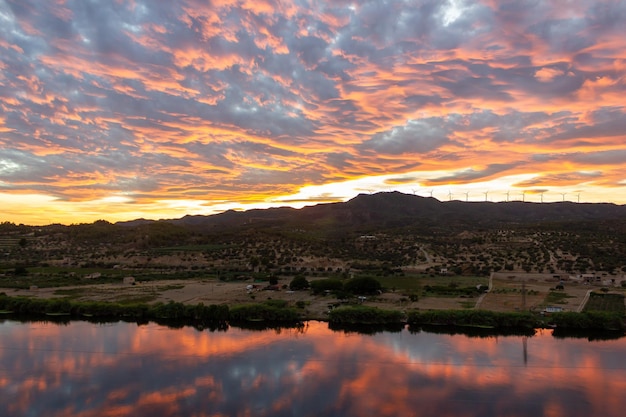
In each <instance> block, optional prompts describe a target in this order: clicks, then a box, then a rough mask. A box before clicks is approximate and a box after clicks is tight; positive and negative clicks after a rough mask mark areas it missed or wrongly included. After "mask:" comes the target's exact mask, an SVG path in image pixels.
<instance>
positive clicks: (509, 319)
mask: <svg viewBox="0 0 626 417" xmlns="http://www.w3.org/2000/svg"><path fill="white" fill-rule="evenodd" d="M407 322H408V324H409V325H410V326H414V327H420V326H422V325H442V326H475V327H493V328H527V329H534V328H535V327H540V326H539V325H540V322H539V321H538V319H537V318H536V317H535V316H533V315H532V314H530V313H496V312H493V311H488V310H428V311H412V312H410V313H409V315H408V320H407Z"/></svg>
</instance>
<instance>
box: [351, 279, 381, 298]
mask: <svg viewBox="0 0 626 417" xmlns="http://www.w3.org/2000/svg"><path fill="white" fill-rule="evenodd" d="M382 288H383V287H382V285H380V282H378V280H376V279H375V278H372V277H359V278H353V279H351V280H350V281H348V282H346V283H345V285H344V287H343V289H344V290H345V291H347V292H350V293H352V294H378V293H379V292H380V291H382Z"/></svg>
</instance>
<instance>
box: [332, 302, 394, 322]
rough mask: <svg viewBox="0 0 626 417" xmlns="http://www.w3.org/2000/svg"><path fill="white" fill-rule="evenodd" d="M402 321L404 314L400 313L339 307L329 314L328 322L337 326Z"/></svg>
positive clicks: (363, 307)
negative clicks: (338, 324)
mask: <svg viewBox="0 0 626 417" xmlns="http://www.w3.org/2000/svg"><path fill="white" fill-rule="evenodd" d="M402 319H403V314H402V312H400V311H397V310H382V309H379V308H375V307H367V306H355V307H338V308H335V309H334V310H331V311H330V313H328V321H329V322H330V323H335V324H337V323H340V324H385V323H400V322H402Z"/></svg>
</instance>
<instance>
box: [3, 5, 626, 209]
mask: <svg viewBox="0 0 626 417" xmlns="http://www.w3.org/2000/svg"><path fill="white" fill-rule="evenodd" d="M260 6H261V5H259V4H256V3H255V2H237V3H233V4H229V5H225V6H220V5H218V4H214V5H208V4H207V3H206V2H204V1H196V0H188V1H185V0H177V1H168V2H148V1H145V0H143V1H142V0H138V1H135V2H92V1H83V0H68V1H66V2H64V3H62V4H61V3H59V2H45V1H38V0H19V1H18V0H8V1H3V2H0V181H2V184H3V187H4V188H7V187H10V188H12V189H17V190H20V191H29V190H37V191H41V192H47V193H49V194H51V195H54V196H60V197H63V198H71V197H72V196H78V194H80V193H82V192H85V191H92V192H93V193H94V194H97V192H95V191H97V190H110V191H115V190H118V191H120V192H132V191H133V189H134V190H135V191H136V192H138V193H145V194H146V195H148V194H150V193H154V195H160V196H163V195H166V194H167V193H166V191H171V192H173V193H177V195H182V194H185V193H189V195H194V196H196V195H199V194H201V193H203V192H208V190H213V191H215V192H217V193H222V194H228V195H232V194H233V190H234V189H245V188H246V187H245V184H246V183H248V184H249V186H250V188H255V189H261V188H263V190H266V189H267V188H271V187H266V186H264V185H263V184H273V185H275V186H276V185H278V186H277V187H275V189H276V190H284V189H287V188H289V187H291V188H294V187H296V185H294V183H293V182H294V181H302V182H306V183H307V184H309V183H316V184H320V183H323V182H324V181H326V180H328V179H329V178H332V179H333V180H342V179H348V178H355V177H362V176H367V175H372V174H381V173H385V174H396V173H397V174H398V175H397V177H398V178H400V176H401V175H402V174H404V173H406V172H408V171H409V170H411V169H415V168H417V167H418V166H420V167H426V168H425V169H437V170H440V169H443V168H442V166H443V164H446V167H447V168H446V169H447V170H449V171H450V172H452V174H450V176H443V177H441V178H439V179H438V180H437V181H440V182H444V181H447V180H450V181H476V180H480V179H483V178H487V177H490V176H491V177H492V176H495V175H498V174H500V173H505V172H507V171H508V170H510V169H511V168H513V167H514V168H516V169H517V170H518V171H519V170H523V169H524V167H523V166H522V165H520V164H519V161H520V160H524V161H526V163H528V164H529V167H528V170H529V172H530V171H532V170H536V169H541V168H542V167H544V166H546V165H548V164H549V163H551V162H553V161H561V162H571V163H577V164H582V165H589V166H594V165H599V164H612V165H614V169H613V170H612V172H617V173H619V172H622V173H623V168H622V167H623V161H624V160H626V157H624V155H623V153H624V146H625V145H624V143H626V141H625V140H624V139H626V136H625V135H626V133H625V132H626V112H625V110H624V107H623V104H621V103H620V98H621V97H623V94H624V93H626V83H625V82H624V79H625V70H624V67H623V59H624V50H625V48H624V47H625V45H626V42H625V41H624V37H623V33H622V32H623V27H622V26H623V22H624V21H625V20H626V5H625V4H624V2H615V1H586V0H576V1H571V2H568V3H567V5H557V4H556V3H555V2H549V1H542V0H521V1H520V0H515V1H513V0H506V1H499V2H495V3H493V2H487V1H479V2H471V1H455V2H452V1H439V0H421V1H417V2H412V3H411V4H410V5H409V4H408V3H406V2H404V1H400V0H390V1H387V0H368V1H364V2H357V3H354V2H347V1H334V2H329V1H320V2H312V1H306V0H303V1H293V2H287V3H280V4H278V3H277V4H276V7H274V8H273V9H272V10H256V9H255V8H256V7H260ZM583 149H584V150H583ZM594 150H595V151H594ZM487 154H489V155H493V157H494V158H496V157H497V158H498V161H501V160H502V162H501V163H500V162H499V163H498V164H490V165H488V168H486V169H478V168H477V169H476V170H470V171H468V170H467V169H466V167H467V166H469V165H472V164H473V163H472V161H473V160H476V159H477V158H481V157H482V156H484V155H487ZM505 154H506V155H505ZM416 155H419V156H420V157H419V158H416ZM416 159H419V162H416ZM479 162H482V161H479ZM402 170H404V172H401V171H402ZM603 172H605V171H603ZM616 175H617V174H616ZM560 178H561V177H560ZM622 178H623V175H622ZM87 179H89V180H87ZM561 179H563V180H564V178H561ZM70 187H71V189H70ZM72 190H74V191H72Z"/></svg>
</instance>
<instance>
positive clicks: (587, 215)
mask: <svg viewBox="0 0 626 417" xmlns="http://www.w3.org/2000/svg"><path fill="white" fill-rule="evenodd" d="M611 220H620V221H625V220H626V206H624V205H616V204H611V203H573V202H567V201H566V202H556V203H531V202H521V201H512V202H498V203H494V202H463V201H458V200H454V201H439V200H437V199H435V198H432V197H430V198H428V197H420V196H416V195H409V194H403V193H399V192H381V193H376V194H371V195H370V194H359V195H358V196H356V197H354V198H353V199H351V200H349V201H347V202H343V203H328V204H317V205H314V206H307V207H304V208H301V209H294V208H291V207H279V208H271V209H254V210H248V211H233V210H230V211H226V212H224V213H220V214H215V215H208V216H202V215H195V216H184V217H182V218H180V219H173V220H161V221H165V222H169V223H172V224H175V225H178V226H183V227H187V228H193V229H194V230H195V231H198V232H201V231H203V232H210V231H220V230H230V231H233V232H234V231H236V230H239V229H260V228H307V229H318V230H326V231H335V232H342V231H363V232H367V231H374V230H381V229H398V228H408V229H413V230H416V231H428V230H433V229H456V228H463V229H476V228H487V229H490V228H499V227H506V226H507V225H518V226H519V225H538V224H542V223H572V222H588V221H611ZM138 222H139V224H143V223H144V222H145V220H140V221H134V222H126V223H123V224H126V225H136V224H138Z"/></svg>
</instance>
